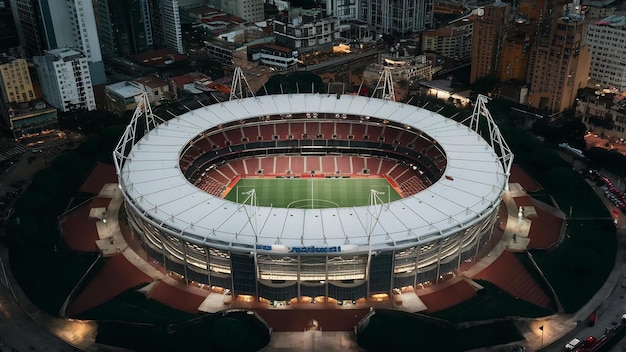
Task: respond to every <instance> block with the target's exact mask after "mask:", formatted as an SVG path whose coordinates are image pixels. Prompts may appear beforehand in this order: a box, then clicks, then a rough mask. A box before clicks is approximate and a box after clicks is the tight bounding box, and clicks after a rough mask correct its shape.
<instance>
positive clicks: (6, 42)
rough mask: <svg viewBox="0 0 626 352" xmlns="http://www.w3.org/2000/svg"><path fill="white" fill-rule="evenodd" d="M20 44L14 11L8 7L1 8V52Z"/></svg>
mask: <svg viewBox="0 0 626 352" xmlns="http://www.w3.org/2000/svg"><path fill="white" fill-rule="evenodd" d="M19 45H20V41H19V37H18V33H17V29H16V28H15V21H14V20H13V12H12V11H11V10H10V9H7V8H0V52H6V51H7V50H9V49H10V48H15V47H17V46H19Z"/></svg>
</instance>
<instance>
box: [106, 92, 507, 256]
mask: <svg viewBox="0 0 626 352" xmlns="http://www.w3.org/2000/svg"><path fill="white" fill-rule="evenodd" d="M311 111H317V112H322V113H324V112H326V113H337V114H344V113H345V114H349V115H364V114H367V115H368V116H372V117H378V118H381V119H388V120H390V121H396V122H399V123H402V124H406V125H407V126H410V128H415V129H417V130H419V131H423V132H424V133H426V134H428V135H429V136H431V137H432V138H434V139H436V140H437V141H438V142H439V143H440V145H441V147H442V148H443V150H444V152H445V154H446V156H447V158H448V161H449V162H448V164H447V167H446V170H445V175H446V177H441V179H439V180H438V181H437V182H436V183H435V184H433V185H432V186H431V187H429V188H427V189H426V190H423V191H422V192H419V193H417V194H415V195H413V196H411V197H407V198H404V199H401V200H398V201H395V202H392V203H389V207H388V208H387V209H386V211H384V212H383V215H381V216H380V218H378V219H377V221H376V222H374V223H372V222H371V221H370V217H371V209H369V207H367V206H364V207H349V208H329V209H313V210H311V209H294V208H272V207H257V208H255V209H254V210H253V209H248V210H249V211H241V206H240V205H238V204H235V203H233V202H230V201H227V200H224V199H221V198H218V197H214V196H212V195H210V194H208V193H206V192H203V191H200V190H199V189H198V188H196V187H195V186H194V185H192V184H191V183H190V182H189V181H188V180H187V179H186V178H185V176H184V175H183V174H182V173H181V170H180V168H179V159H180V151H181V149H182V147H183V146H184V145H185V144H187V143H188V142H189V141H191V140H192V139H193V138H195V137H196V136H197V135H198V134H199V133H202V131H203V130H208V129H210V128H212V127H215V126H218V125H220V124H227V123H229V122H232V121H236V120H239V119H244V118H246V117H248V116H250V117H255V116H264V115H279V114H284V113H287V112H293V113H295V114H297V113H302V112H311ZM117 162H118V164H117V165H118V167H119V168H120V170H118V174H119V175H120V185H121V186H122V187H124V189H125V191H124V194H125V196H126V197H129V198H128V199H127V204H128V205H129V206H131V207H133V208H134V210H133V211H135V212H140V213H144V214H145V216H147V217H150V218H151V219H153V220H154V221H156V223H160V224H162V226H163V227H166V228H168V229H170V230H168V231H175V232H176V233H179V234H181V236H183V237H185V238H187V239H189V240H190V241H192V242H197V241H206V242H210V243H213V244H214V245H216V246H218V247H220V248H231V249H234V247H236V248H239V249H240V250H241V249H242V248H256V246H257V245H260V244H262V245H269V246H271V247H272V248H273V249H272V250H277V251H279V250H281V248H283V247H285V246H288V247H293V246H295V247H298V246H310V245H313V246H315V245H319V244H321V243H324V244H325V245H327V246H341V251H342V252H347V251H354V252H367V251H370V250H376V249H379V248H389V247H396V246H399V247H403V246H410V245H414V244H415V243H417V242H419V241H431V240H435V239H436V238H446V237H447V236H450V235H451V234H453V233H457V232H458V231H459V230H460V229H462V228H463V227H466V226H470V225H471V224H475V223H476V222H477V221H480V219H481V218H483V217H484V216H486V214H490V213H491V211H492V210H493V207H495V206H497V205H498V203H499V202H500V197H501V194H502V192H503V191H504V187H506V184H507V176H506V175H505V172H504V169H503V165H502V164H501V163H500V162H498V161H497V155H496V154H495V153H494V149H493V148H492V147H491V146H490V145H488V143H487V141H485V140H484V139H482V138H480V137H479V136H478V135H477V134H476V132H474V131H473V130H472V129H470V128H469V127H467V126H465V125H463V124H460V123H457V122H455V121H452V120H450V119H447V118H445V117H443V116H441V115H439V114H436V113H434V112H431V111H428V110H425V109H421V108H417V107H415V106H411V105H406V104H401V103H397V102H393V101H387V100H380V99H373V98H367V97H359V96H348V95H342V96H341V97H340V98H339V99H338V98H337V97H336V96H334V95H325V94H289V95H269V96H260V97H255V98H248V99H238V100H234V101H228V102H223V103H220V104H214V105H211V106H208V107H205V108H200V109H197V110H193V111H190V112H188V113H186V114H184V115H181V116H179V117H177V118H175V119H172V120H170V121H168V123H164V124H161V125H159V126H157V127H156V128H155V129H153V130H152V131H150V132H149V133H148V134H146V136H145V137H144V138H142V139H141V140H140V141H138V142H137V144H135V145H134V146H133V147H132V152H131V153H130V154H129V157H127V158H125V159H124V160H123V161H121V160H118V161H117ZM119 162H123V164H119ZM157 169H158V170H159V172H154V170H157ZM156 190H158V191H156ZM250 212H253V213H254V214H255V217H256V218H257V220H255V221H254V222H251V221H250V219H249V218H248V215H247V214H250ZM218 219H222V220H218ZM224 219H227V220H228V221H223V220H224ZM303 224H307V226H303ZM366 224H370V225H366ZM257 225H258V227H257ZM277 239H279V242H277ZM347 239H349V242H347ZM278 243H279V244H278ZM274 247H275V248H274ZM285 248H287V247H285Z"/></svg>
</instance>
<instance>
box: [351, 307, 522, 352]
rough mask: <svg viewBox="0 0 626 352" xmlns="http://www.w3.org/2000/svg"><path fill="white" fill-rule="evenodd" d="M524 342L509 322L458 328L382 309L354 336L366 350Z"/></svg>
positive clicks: (467, 347)
mask: <svg viewBox="0 0 626 352" xmlns="http://www.w3.org/2000/svg"><path fill="white" fill-rule="evenodd" d="M523 339H524V337H523V335H522V333H521V332H520V331H519V329H518V328H517V327H516V326H515V323H513V322H511V321H500V322H497V323H491V324H485V325H480V326H474V327H470V328H465V329H457V328H455V327H453V326H452V325H451V324H446V322H445V321H437V320H434V319H428V318H424V317H418V316H416V315H414V314H409V313H405V312H400V311H390V310H381V309H377V310H376V314H374V315H373V316H372V317H371V318H370V321H369V324H368V325H367V327H365V329H363V330H362V331H360V332H359V334H358V335H357V340H358V344H359V346H361V347H363V348H365V349H367V350H368V351H446V352H447V351H467V350H471V349H475V348H479V347H486V346H493V345H499V344H505V343H511V342H515V341H520V340H523Z"/></svg>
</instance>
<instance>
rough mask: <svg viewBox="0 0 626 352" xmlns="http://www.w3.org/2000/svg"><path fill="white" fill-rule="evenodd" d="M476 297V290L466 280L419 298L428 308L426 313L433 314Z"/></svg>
mask: <svg viewBox="0 0 626 352" xmlns="http://www.w3.org/2000/svg"><path fill="white" fill-rule="evenodd" d="M418 293H419V291H418ZM474 296H476V289H475V288H474V287H473V286H472V285H470V284H469V283H468V282H467V281H466V280H460V281H459V282H457V283H455V284H452V285H450V286H448V287H446V288H443V289H440V290H436V291H434V292H431V293H429V294H426V295H420V296H419V297H420V299H421V300H422V302H423V303H424V304H425V305H426V308H428V310H427V311H426V313H433V312H437V311H440V310H443V309H447V308H450V307H452V306H455V305H457V304H459V303H462V302H465V301H467V300H468V299H470V298H472V297H474Z"/></svg>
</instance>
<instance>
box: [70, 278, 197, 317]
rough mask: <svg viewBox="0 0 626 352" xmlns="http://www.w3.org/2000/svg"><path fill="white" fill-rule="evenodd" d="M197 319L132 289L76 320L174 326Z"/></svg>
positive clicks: (84, 313)
mask: <svg viewBox="0 0 626 352" xmlns="http://www.w3.org/2000/svg"><path fill="white" fill-rule="evenodd" d="M138 288H139V287H137V289H138ZM195 317H196V316H195V315H193V314H189V313H186V312H183V311H180V310H177V309H174V308H171V307H169V306H167V305H164V304H161V303H159V302H157V301H154V300H150V299H147V298H146V296H145V295H144V294H142V293H139V292H137V291H136V289H131V290H128V291H126V292H124V293H122V294H120V295H119V296H117V297H115V298H114V299H112V300H110V301H108V302H106V303H104V304H101V305H99V306H97V307H95V308H93V309H90V310H88V311H86V312H83V313H81V314H79V315H78V316H76V317H75V318H77V319H84V320H98V321H107V320H113V321H126V322H133V323H142V324H174V323H180V322H184V321H187V320H189V319H192V318H195Z"/></svg>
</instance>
